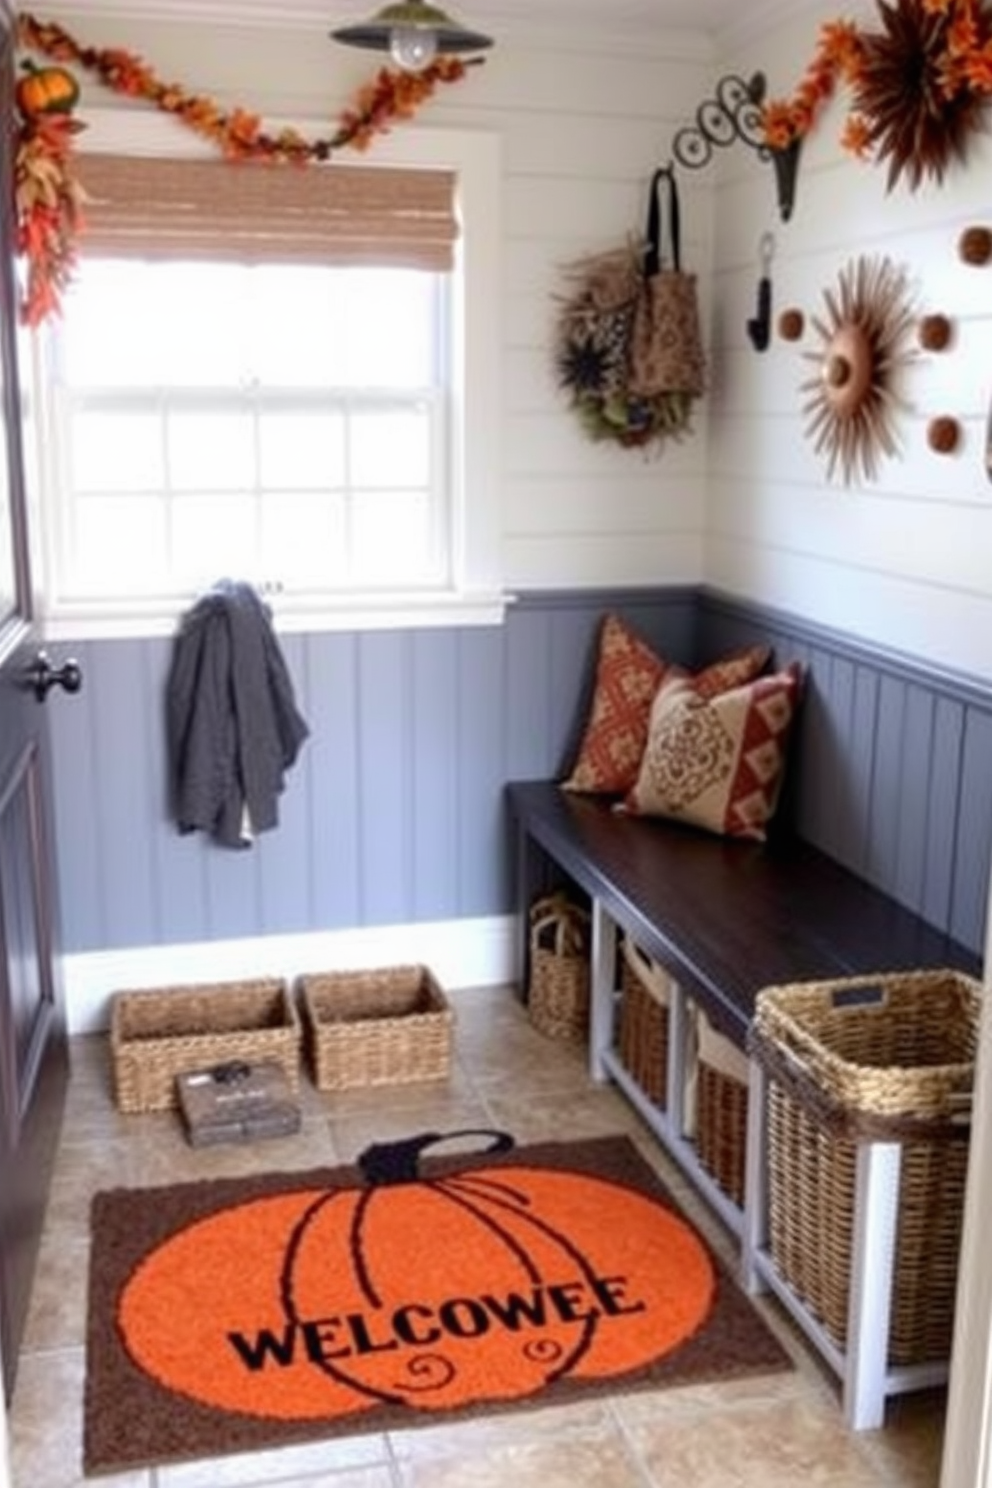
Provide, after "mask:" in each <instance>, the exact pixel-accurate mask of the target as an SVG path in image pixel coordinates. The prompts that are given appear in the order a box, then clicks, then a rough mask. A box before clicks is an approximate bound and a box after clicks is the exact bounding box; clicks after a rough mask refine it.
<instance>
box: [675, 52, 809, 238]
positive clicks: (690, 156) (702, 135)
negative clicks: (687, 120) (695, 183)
mask: <svg viewBox="0 0 992 1488" xmlns="http://www.w3.org/2000/svg"><path fill="white" fill-rule="evenodd" d="M766 86H767V84H766V81H765V75H764V73H762V72H756V73H755V74H754V75H753V77H752V78H751V79H750V80H749V81H748V82H745V81H744V79H743V78H741V77H737V76H736V75H735V74H733V73H731V74H728V76H726V77H722V78H721V79H720V81H719V82H718V83H717V85H716V91H715V93H714V95H713V97H712V98H704V99H703V101H702V103H701V104H700V105H699V107H698V108H697V110H696V117H695V120H694V122H693V123H692V124H686V125H685V126H684V127H683V128H682V129H680V130H679V131H678V133H677V134H676V136H675V138H674V140H673V141H672V151H673V153H674V155H675V158H676V160H677V161H678V162H679V164H680V165H684V166H685V167H686V168H687V169H688V170H700V169H702V167H703V166H704V165H709V163H710V161H711V160H712V158H713V151H714V150H715V149H721V150H723V149H727V148H728V146H730V145H733V144H736V143H737V142H738V141H740V143H741V144H745V145H748V146H749V147H750V149H752V150H754V151H755V152H756V153H757V155H758V158H759V160H770V161H771V162H772V165H773V167H774V169H775V188H776V192H777V195H778V209H779V215H780V216H781V218H782V221H783V222H788V220H789V218H790V217H791V216H792V208H793V206H794V204H795V199H796V178H797V175H798V171H799V150H800V141H799V139H798V138H797V139H794V140H793V141H792V142H791V144H789V145H787V146H786V148H785V149H784V150H773V149H772V148H771V146H770V145H769V144H768V143H767V141H766V139H765V132H764V126H763V119H762V108H761V106H762V104H763V102H764V99H765V89H766Z"/></svg>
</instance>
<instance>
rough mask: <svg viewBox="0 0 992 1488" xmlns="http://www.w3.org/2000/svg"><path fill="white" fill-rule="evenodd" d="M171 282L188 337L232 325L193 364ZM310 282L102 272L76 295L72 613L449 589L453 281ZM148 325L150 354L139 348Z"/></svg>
mask: <svg viewBox="0 0 992 1488" xmlns="http://www.w3.org/2000/svg"><path fill="white" fill-rule="evenodd" d="M110 270H113V272H110ZM169 270H172V271H174V272H175V273H176V283H177V284H178V285H179V286H180V287H181V291H182V293H181V294H180V295H179V296H178V297H175V296H174V298H173V307H174V313H175V314H176V315H179V318H180V319H181V318H182V316H181V315H180V308H179V307H181V306H187V307H189V306H194V307H195V316H194V319H195V320H196V321H197V322H202V320H203V319H204V317H205V316H206V315H207V314H208V312H209V310H210V308H211V306H212V305H215V306H219V307H220V311H219V318H218V321H217V326H218V331H217V332H216V333H210V332H208V333H204V328H203V326H202V324H201V325H200V326H199V330H198V334H197V335H195V336H192V337H190V336H188V335H187V336H186V338H185V346H186V348H187V350H186V353H185V360H183V359H182V358H181V357H180V356H179V353H178V350H177V348H178V347H179V346H180V345H181V344H182V343H183V339H184V338H183V336H182V335H181V334H179V333H178V332H176V331H175V330H173V331H171V332H170V333H168V334H167V333H166V330H165V327H166V326H167V324H168V316H167V315H165V314H164V313H163V308H162V302H163V298H165V297H166V286H167V284H168V282H169V280H168V271H169ZM205 270H206V271H207V274H206V278H205V279H200V278H199V277H198V276H199V275H201V274H203V273H204V271H205ZM120 271H125V272H124V275H123V278H124V279H125V280H126V281H127V282H126V284H123V303H124V306H125V309H124V311H123V313H122V311H121V303H122V300H121V297H120V296H119V294H118V292H119V291H121V290H122V274H121V272H120ZM163 273H164V274H165V275H166V278H164V279H163V278H162V277H161V276H162V275H163ZM299 273H300V270H299V269H298V268H293V269H289V268H282V269H279V270H276V269H274V268H272V267H271V266H269V267H266V268H265V269H255V270H251V269H245V268H242V267H240V266H231V265H225V266H221V265H208V266H204V265H199V266H195V267H193V266H190V265H148V264H129V265H121V264H114V265H108V264H106V263H101V262H100V261H99V260H97V261H95V262H92V263H89V264H87V265H85V266H84V273H83V276H82V277H83V280H84V289H86V290H91V291H92V292H91V293H90V294H89V295H87V294H86V293H83V294H82V296H81V297H80V296H79V294H78V289H77V290H74V291H73V294H74V295H75V296H76V297H77V298H78V299H79V303H80V305H81V310H80V313H79V314H78V316H76V317H75V318H74V314H73V309H72V302H71V301H70V305H69V308H68V312H67V316H66V324H65V325H64V326H63V328H62V329H60V331H59V332H58V333H57V335H56V339H55V343H54V353H55V354H54V362H53V378H52V406H53V409H54V413H55V419H54V430H55V440H56V447H57V448H56V462H57V465H56V468H57V470H58V473H59V483H60V488H61V492H62V499H61V501H60V507H61V512H62V515H61V522H60V527H59V533H58V538H57V552H58V561H59V570H60V583H59V592H60V594H61V595H62V596H63V597H64V598H65V599H66V600H68V601H70V602H71V601H72V600H74V599H80V600H83V599H85V600H91V599H96V598H100V599H103V600H110V601H128V600H132V599H135V600H143V599H147V598H149V597H151V596H152V595H155V596H170V597H174V598H181V597H184V596H186V595H187V594H189V593H191V592H195V591H196V590H198V589H200V588H201V587H203V586H205V585H207V584H209V583H211V582H213V581H214V580H215V579H216V578H218V577H220V576H221V575H222V574H229V575H234V576H239V577H244V578H248V579H250V580H253V581H255V582H257V583H260V584H266V585H269V586H271V588H272V589H273V590H278V591H281V592H283V593H284V594H286V595H288V596H292V595H299V594H313V595H319V594H320V593H321V592H325V593H326V592H328V591H343V592H347V593H362V592H375V591H379V590H384V591H385V590H407V591H410V592H413V591H416V590H418V589H419V590H423V591H425V592H429V591H431V590H434V589H440V588H442V587H445V586H447V585H449V584H450V577H451V575H450V558H449V543H450V534H449V532H448V528H447V522H446V511H447V508H448V498H447V493H446V490H445V483H446V469H445V461H444V459H443V452H444V450H445V448H446V440H447V436H446V420H447V416H448V415H447V410H448V398H447V393H446V389H445V386H444V380H445V368H446V363H447V360H448V358H447V354H446V337H447V332H446V330H445V327H446V324H447V292H446V288H445V280H444V278H443V276H438V275H430V274H423V273H420V274H415V273H410V272H407V271H395V270H379V271H376V270H367V269H366V270H361V271H356V270H322V271H318V270H307V271H305V273H306V275H307V276H308V278H307V282H306V285H304V286H301V283H300V281H299V279H298V278H297V276H298V275H299ZM149 274H151V275H153V276H155V277H154V279H153V280H150V279H149V278H148V277H147V275H149ZM315 275H316V276H317V277H314V276H315ZM218 276H221V277H218ZM252 276H255V277H254V279H252ZM247 283H254V285H255V286H256V289H255V292H254V296H252V295H246V294H245V292H244V286H245V284H247ZM280 283H281V284H282V286H283V290H284V291H286V290H287V287H288V286H292V288H291V289H290V290H288V292H284V293H283V294H282V296H281V298H280V294H279V285H280ZM222 285H223V289H221V286H222ZM259 286H260V288H259ZM214 291H216V296H214V294H213V292H214ZM110 296H112V297H113V300H112V301H111V299H110V298H109V297H110ZM129 296H130V299H129ZM111 303H112V304H113V306H114V310H113V313H111ZM280 304H281V306H282V309H283V312H284V313H283V315H282V318H281V320H280V318H279V316H278V314H277V310H278V307H279V306H280ZM128 305H130V309H128V308H127V307H128ZM287 305H288V306H289V308H290V311H291V312H292V313H291V314H290V315H289V316H288V317H287V315H286V314H285V311H286V307H287ZM142 306H144V308H145V312H146V319H147V320H148V322H149V325H150V326H151V327H152V328H153V330H154V334H152V335H150V336H143V335H142V336H139V335H136V334H135V324H136V323H137V321H136V317H138V316H139V315H140V314H141V307H142ZM307 306H309V309H310V312H311V313H310V314H309V315H304V313H303V312H304V310H305V308H306V307H307ZM101 308H102V309H104V310H106V312H107V314H108V315H110V318H111V319H112V320H113V321H114V322H115V324H116V330H115V332H114V333H113V334H112V335H111V337H110V338H109V342H108V339H107V336H106V325H107V320H106V317H105V316H104V315H103V314H102V313H101ZM225 331H226V332H227V333H228V334H227V339H226V341H225V337H224V334H223V333H224V332H225ZM74 333H75V334H74ZM156 337H157V338H158V346H157V347H156ZM218 342H223V343H224V344H223V346H222V347H221V349H220V350H218ZM190 348H192V350H191V349H190ZM159 351H160V352H161V355H160V356H159V355H158V352H159ZM201 353H202V354H201ZM294 366H295V370H296V372H297V374H298V376H297V380H295V381H294V380H291V377H290V373H291V371H292V370H293V368H294ZM335 372H336V373H337V374H338V375H337V376H334V375H333V374H334V373H335ZM342 373H346V374H347V378H348V380H347V381H342V380H341V374H342ZM204 374H205V375H204ZM300 374H302V376H301V375H300Z"/></svg>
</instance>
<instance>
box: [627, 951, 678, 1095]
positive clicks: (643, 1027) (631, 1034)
mask: <svg viewBox="0 0 992 1488" xmlns="http://www.w3.org/2000/svg"><path fill="white" fill-rule="evenodd" d="M620 992H621V997H620V1020H619V1028H618V1032H617V1053H618V1054H619V1056H620V1062H621V1064H622V1065H623V1067H624V1069H626V1070H627V1071H628V1072H629V1073H630V1074H631V1075H633V1077H634V1079H635V1080H636V1081H637V1083H638V1085H639V1086H640V1087H641V1089H642V1090H643V1091H644V1094H645V1095H646V1096H648V1097H649V1098H650V1099H651V1100H653V1101H654V1103H655V1104H656V1105H658V1106H661V1107H662V1108H664V1106H665V1101H666V1094H667V1087H668V1003H669V999H670V997H671V978H670V976H669V975H668V972H667V971H666V970H665V969H664V967H663V966H659V965H658V963H657V961H655V960H653V958H652V957H651V956H648V955H647V954H646V953H645V952H644V951H642V950H641V948H640V946H638V945H636V944H635V942H634V941H632V940H631V939H630V936H629V935H625V936H624V938H623V940H622V941H621V944H620Z"/></svg>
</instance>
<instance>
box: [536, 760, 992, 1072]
mask: <svg viewBox="0 0 992 1488" xmlns="http://www.w3.org/2000/svg"><path fill="white" fill-rule="evenodd" d="M507 789H508V799H509V804H510V809H511V811H512V814H513V818H514V820H515V822H516V826H517V908H518V910H519V911H520V912H521V917H522V926H523V925H525V922H526V909H527V906H528V904H529V903H530V902H531V900H532V899H533V898H534V897H535V895H536V894H537V893H539V892H541V891H542V888H544V887H547V884H548V876H547V875H548V862H547V860H550V862H551V863H553V864H556V865H557V866H558V868H559V869H560V870H561V871H562V872H563V873H564V874H565V875H566V876H567V877H568V878H569V879H571V880H572V881H573V882H574V883H576V884H577V885H578V886H579V887H580V888H581V889H583V890H584V891H585V893H586V894H588V896H589V898H590V900H592V901H593V903H598V904H600V905H601V906H602V908H603V909H604V910H605V911H606V913H607V914H608V915H609V916H610V918H611V919H612V920H613V921H614V923H615V924H616V925H618V926H619V927H620V928H621V929H623V930H625V931H627V933H628V934H629V935H630V936H631V937H632V938H633V939H634V940H635V941H637V943H638V944H639V945H640V946H641V948H642V949H643V950H644V951H646V952H647V953H648V955H650V956H653V957H654V958H655V960H657V961H659V962H660V963H661V964H662V965H663V966H665V968H666V969H667V970H668V971H669V972H670V973H671V974H672V976H674V977H675V979H676V981H678V982H679V984H680V985H681V986H682V987H683V988H684V990H685V992H686V993H687V994H688V995H689V996H690V997H691V998H693V1000H694V1001H696V1002H698V1004H699V1005H700V1006H701V1007H702V1009H703V1011H704V1012H705V1013H706V1015H707V1017H708V1018H709V1019H710V1021H711V1022H712V1023H713V1024H714V1025H715V1027H717V1028H718V1029H719V1030H720V1032H722V1033H724V1034H725V1035H726V1036H727V1037H728V1038H730V1039H731V1040H732V1041H733V1042H734V1043H735V1044H737V1045H738V1047H739V1048H741V1049H743V1048H744V1047H745V1043H746V1037H747V1029H748V1026H749V1024H750V1021H751V1019H752V1017H753V1015H754V1007H755V999H756V997H757V994H758V993H759V992H760V991H761V989H762V988H763V987H767V986H772V985H779V984H781V983H788V982H794V981H803V980H807V979H814V978H815V979H819V978H828V977H829V978H833V977H839V976H840V977H843V976H851V975H856V974H860V973H864V972H875V971H901V970H909V969H913V968H926V967H945V966H946V967H950V968H953V969H955V970H958V971H964V972H967V973H968V974H969V975H973V976H978V975H980V963H979V961H978V958H977V957H975V956H974V955H973V954H972V953H971V952H969V951H968V950H966V949H965V948H964V947H963V946H961V945H959V944H958V943H957V942H956V941H954V940H952V939H951V937H950V936H948V935H946V934H944V933H943V932H942V931H939V930H935V929H934V928H933V927H932V926H930V925H928V924H927V922H926V921H925V920H923V919H921V918H920V916H919V915H916V914H914V913H913V912H912V911H911V910H908V909H905V908H904V907H903V906H902V905H900V904H898V903H897V902H896V901H895V900H894V899H892V898H890V897H889V896H888V895H886V894H883V893H882V892H880V891H879V890H878V889H875V888H873V887H872V886H871V885H870V884H868V883H866V882H865V881H864V880H863V879H860V878H858V877H856V875H854V874H853V873H850V872H848V870H847V869H845V868H843V867H842V866H841V865H840V864H838V863H836V862H834V860H833V859H832V858H829V857H827V856H826V855H825V854H824V853H822V852H820V851H818V849H816V848H814V847H811V846H809V844H807V843H805V842H804V841H803V840H802V839H801V838H798V837H793V836H784V837H773V838H772V839H771V840H770V841H769V842H767V843H758V842H749V841H745V840H740V839H729V838H722V837H713V836H710V835H708V834H706V833H704V832H702V831H699V830H697V829H695V828H693V827H686V826H681V825H680V824H678V823H675V822H669V821H661V820H656V819H654V818H647V817H634V816H630V815H626V814H624V813H622V812H616V811H613V810H612V809H611V807H610V804H609V803H608V802H606V801H604V800H602V799H601V798H598V797H591V796H580V795H575V794H573V793H571V792H569V791H564V790H562V789H561V788H560V786H558V785H557V784H556V783H555V782H553V781H527V782H515V783H513V784H511V785H509V786H508V788H507ZM535 850H536V851H535ZM542 856H543V858H544V860H545V861H544V862H542ZM525 940H526V937H525V936H524V941H525ZM521 952H522V957H525V955H526V945H525V944H524V945H522V946H521ZM521 971H524V961H523V959H522V960H521ZM522 985H523V986H526V975H524V977H523V981H522Z"/></svg>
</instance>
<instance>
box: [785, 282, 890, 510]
mask: <svg viewBox="0 0 992 1488" xmlns="http://www.w3.org/2000/svg"><path fill="white" fill-rule="evenodd" d="M823 298H824V303H825V304H826V316H825V318H821V317H817V316H813V317H812V323H813V328H814V330H815V332H816V335H817V338H818V342H819V344H818V346H817V348H816V349H815V350H814V351H808V352H804V353H803V356H804V358H805V359H806V361H808V362H812V363H813V364H814V366H815V373H814V375H813V376H812V377H811V378H809V379H808V380H807V381H806V382H804V383H803V384H802V385H801V391H802V392H803V393H806V394H808V395H809V396H808V397H807V400H806V402H805V403H804V404H803V412H804V413H805V414H807V415H809V421H808V423H807V426H806V430H805V433H806V436H807V438H810V439H812V440H813V441H814V448H815V449H816V452H817V454H820V453H822V452H823V451H826V453H827V479H828V480H830V479H832V478H833V475H834V472H835V470H836V469H837V467H838V465H839V466H840V469H841V473H842V475H843V479H844V484H845V485H850V484H851V481H852V479H854V478H855V477H856V476H858V475H859V474H860V475H861V476H862V477H863V478H864V479H866V480H873V479H874V478H875V476H876V474H877V470H878V460H879V457H880V456H881V455H882V454H886V455H892V454H894V453H895V450H896V443H895V435H894V431H893V428H892V414H893V411H894V408H895V406H896V405H897V402H898V399H897V397H896V393H895V390H894V388H893V375H894V373H895V371H896V369H897V368H898V367H900V366H902V365H904V364H905V363H906V362H908V361H910V360H911V359H912V355H913V353H912V350H911V349H910V348H909V347H908V345H907V336H908V333H909V331H910V330H911V328H912V325H913V311H912V308H911V306H910V304H909V300H908V294H907V285H906V276H905V273H904V271H903V270H902V269H899V268H897V267H896V266H895V265H894V264H893V263H892V262H891V261H890V260H889V259H887V258H881V259H871V258H859V259H857V260H854V261H853V262H851V263H849V264H848V265H847V266H846V267H845V268H844V269H843V270H842V271H841V273H840V276H839V278H838V284H837V289H836V291H832V290H829V289H828V290H825V291H824V296H823Z"/></svg>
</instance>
